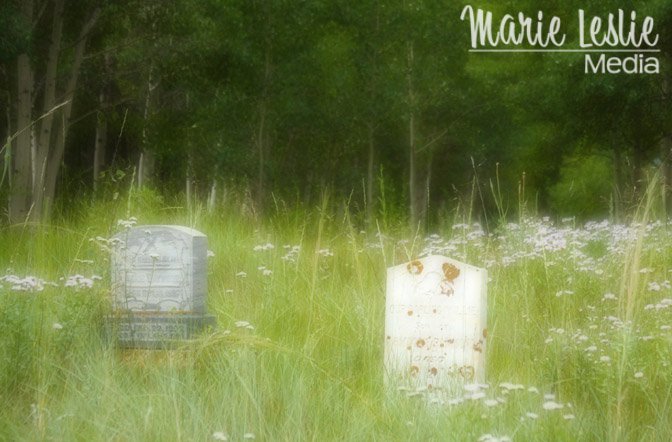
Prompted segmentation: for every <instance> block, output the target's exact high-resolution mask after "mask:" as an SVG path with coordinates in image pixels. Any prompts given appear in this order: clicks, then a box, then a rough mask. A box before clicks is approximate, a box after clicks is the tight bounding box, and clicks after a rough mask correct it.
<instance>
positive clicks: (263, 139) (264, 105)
mask: <svg viewBox="0 0 672 442" xmlns="http://www.w3.org/2000/svg"><path fill="white" fill-rule="evenodd" d="M270 81H271V50H270V42H269V41H267V42H266V54H265V61H264V90H263V95H262V98H261V103H260V104H259V126H258V128H257V137H256V138H257V139H256V144H257V151H258V154H259V164H258V171H257V209H258V210H262V207H263V204H264V196H265V189H264V187H265V177H266V176H265V175H266V161H267V159H266V153H267V152H266V151H267V148H268V146H267V144H268V143H267V140H268V134H267V131H268V129H267V114H268V89H269V83H270Z"/></svg>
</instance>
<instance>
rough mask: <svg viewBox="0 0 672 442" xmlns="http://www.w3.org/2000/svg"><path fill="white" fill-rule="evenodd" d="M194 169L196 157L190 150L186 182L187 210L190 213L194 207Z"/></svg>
mask: <svg viewBox="0 0 672 442" xmlns="http://www.w3.org/2000/svg"><path fill="white" fill-rule="evenodd" d="M193 169H194V159H193V157H192V156H191V152H188V153H187V177H186V182H185V191H186V198H187V211H188V212H189V213H191V209H192V208H193V197H194V176H193Z"/></svg>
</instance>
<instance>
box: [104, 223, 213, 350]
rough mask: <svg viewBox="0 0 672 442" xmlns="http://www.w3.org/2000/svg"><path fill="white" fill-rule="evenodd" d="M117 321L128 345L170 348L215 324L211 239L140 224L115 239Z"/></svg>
mask: <svg viewBox="0 0 672 442" xmlns="http://www.w3.org/2000/svg"><path fill="white" fill-rule="evenodd" d="M115 239H116V241H115V244H116V245H115V247H114V250H113V253H112V299H113V310H114V314H113V315H112V318H111V319H112V320H111V321H110V323H109V327H112V328H114V330H112V333H113V335H114V336H115V339H116V341H117V342H118V344H119V345H121V346H126V347H145V348H153V347H164V346H168V345H170V344H171V343H174V342H175V341H180V340H185V339H189V338H190V337H192V335H194V334H195V333H197V332H198V331H200V330H201V329H202V328H204V327H205V326H206V325H212V324H213V323H214V317H212V316H210V315H207V314H206V300H207V264H208V262H207V259H208V258H207V254H208V247H207V237H206V236H205V235H204V234H202V233H201V232H198V231H196V230H194V229H190V228H188V227H182V226H138V227H134V228H131V229H129V230H127V231H125V232H122V233H119V234H117V235H116V236H115Z"/></svg>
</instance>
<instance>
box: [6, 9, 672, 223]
mask: <svg viewBox="0 0 672 442" xmlns="http://www.w3.org/2000/svg"><path fill="white" fill-rule="evenodd" d="M464 6H465V4H463V3H460V2H446V1H431V0H398V1H388V0H360V1H357V2H352V1H321V0H314V1H289V0H275V1H263V0H262V1H259V0H227V1H223V0H222V1H217V0H181V1H158V0H147V1H145V0H142V1H140V0H122V1H100V0H97V1H93V0H77V1H66V0H20V1H19V0H4V1H3V2H2V3H1V4H0V110H1V111H2V114H3V115H2V117H3V118H1V119H0V137H1V138H0V139H2V140H6V143H4V142H3V144H4V145H3V146H2V155H1V159H0V168H1V170H2V178H1V181H0V197H1V198H2V201H3V204H2V211H1V212H0V214H1V216H0V223H10V224H14V223H23V222H25V221H30V222H43V221H47V220H49V219H50V218H53V217H58V216H61V217H63V216H65V217H67V216H69V215H70V214H71V213H72V212H73V211H74V210H79V209H81V208H82V207H86V206H87V204H89V203H91V202H95V201H96V200H97V199H103V198H108V199H109V198H116V197H117V196H118V195H119V194H120V193H123V192H124V191H126V190H127V189H128V188H129V186H137V187H136V188H142V189H144V190H143V191H144V192H146V195H147V197H149V198H162V199H165V200H166V201H173V200H175V201H176V204H177V203H178V201H180V204H181V202H183V201H186V204H188V205H193V204H203V205H207V207H209V208H210V209H211V210H216V208H217V207H218V205H219V204H221V202H222V201H224V200H229V201H232V200H233V201H237V202H239V203H240V204H241V207H242V210H245V211H248V212H249V213H251V214H253V215H255V216H261V215H263V213H264V212H265V211H266V210H268V209H269V208H271V207H274V206H275V207H277V206H278V205H279V204H287V205H295V204H297V205H314V204H317V203H318V201H319V200H320V198H321V197H322V196H323V195H324V193H325V192H328V193H329V194H330V195H332V200H333V201H338V202H339V204H347V205H348V206H349V207H350V208H351V209H353V210H352V211H353V212H354V214H355V215H356V217H357V219H359V220H360V221H361V222H362V223H363V224H364V223H366V222H370V221H372V220H374V219H376V217H377V216H379V215H380V214H381V213H384V214H385V215H386V216H388V217H395V218H398V219H399V220H404V221H410V223H411V225H420V226H430V225H432V223H435V222H436V221H437V220H438V219H440V218H441V217H442V216H443V215H444V214H445V213H447V212H450V211H452V210H455V209H457V208H468V209H469V212H470V213H473V214H475V215H477V216H478V217H481V218H485V219H486V221H487V218H488V217H491V218H493V217H495V216H498V217H500V218H506V217H507V216H508V213H510V212H513V211H514V210H517V209H518V208H519V207H520V206H521V204H524V205H526V207H530V208H533V209H535V210H536V211H537V212H538V213H544V214H552V215H554V216H558V217H559V216H577V217H579V218H590V217H597V216H599V217H604V216H611V217H613V218H615V219H618V218H620V217H622V216H623V214H624V213H628V212H629V209H630V208H631V207H632V206H633V205H634V204H635V202H636V201H637V199H638V198H639V196H640V194H641V193H642V191H643V188H644V187H645V184H644V182H645V181H646V176H647V173H648V172H649V171H651V170H653V169H658V168H659V169H660V170H662V172H663V173H662V175H663V177H664V179H663V186H662V187H661V199H660V201H661V202H662V207H663V210H665V209H668V208H669V209H672V203H671V201H670V192H669V183H670V181H671V177H672V173H671V170H672V168H671V158H670V150H671V147H672V138H671V135H672V134H671V128H672V118H671V117H672V114H671V112H670V105H671V101H670V100H671V97H670V69H669V65H670V57H671V56H672V3H670V2H669V1H663V0H651V1H646V2H636V3H635V2H622V1H619V2H616V1H600V2H597V1H587V0H582V1H575V0H571V1H562V2H560V1H551V2H543V4H542V3H539V2H533V1H516V2H511V1H506V2H480V3H478V4H472V6H474V8H477V7H482V8H487V9H490V10H492V11H493V12H494V13H495V17H496V18H500V17H501V16H502V15H503V14H505V13H512V14H515V13H517V12H518V11H523V12H525V13H527V14H530V15H532V16H536V12H537V11H538V10H539V9H543V11H544V14H545V16H546V17H550V16H552V15H557V16H560V17H561V18H562V20H563V29H564V30H566V31H567V32H568V41H567V43H566V46H567V47H572V43H573V42H574V43H575V42H576V38H578V37H577V35H576V33H575V32H574V33H573V32H572V31H571V30H572V29H574V30H575V29H577V26H576V17H577V14H576V11H577V9H579V8H582V9H585V10H586V11H587V13H589V14H593V15H598V14H603V15H606V13H608V12H616V11H617V9H618V8H623V9H625V10H626V12H629V11H630V10H632V9H635V10H636V11H637V14H638V17H643V16H645V15H651V16H653V17H654V19H655V30H656V31H657V32H658V33H659V34H660V41H659V48H660V49H661V50H662V52H661V53H660V54H658V55H659V59H660V62H661V74H660V75H592V74H585V73H584V60H583V55H582V54H469V53H468V48H469V34H468V32H469V24H468V23H467V22H461V21H460V20H459V14H460V11H461V10H462V8H463V7H464ZM626 15H627V14H626ZM495 22H497V20H496V21H495ZM574 46H576V45H574Z"/></svg>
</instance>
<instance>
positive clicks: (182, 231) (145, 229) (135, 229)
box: [117, 224, 206, 237]
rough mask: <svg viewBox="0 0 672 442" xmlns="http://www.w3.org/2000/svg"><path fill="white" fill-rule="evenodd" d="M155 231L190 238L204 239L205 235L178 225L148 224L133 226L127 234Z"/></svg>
mask: <svg viewBox="0 0 672 442" xmlns="http://www.w3.org/2000/svg"><path fill="white" fill-rule="evenodd" d="M157 231H172V232H177V233H180V234H183V235H187V236H191V237H205V236H206V235H205V234H204V233H202V232H199V231H198V230H195V229H192V228H190V227H185V226H180V225H170V224H150V225H144V226H134V227H132V228H131V229H129V230H128V231H127V232H145V233H153V232H157ZM124 233H126V232H121V233H118V234H117V235H123V234H124Z"/></svg>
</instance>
